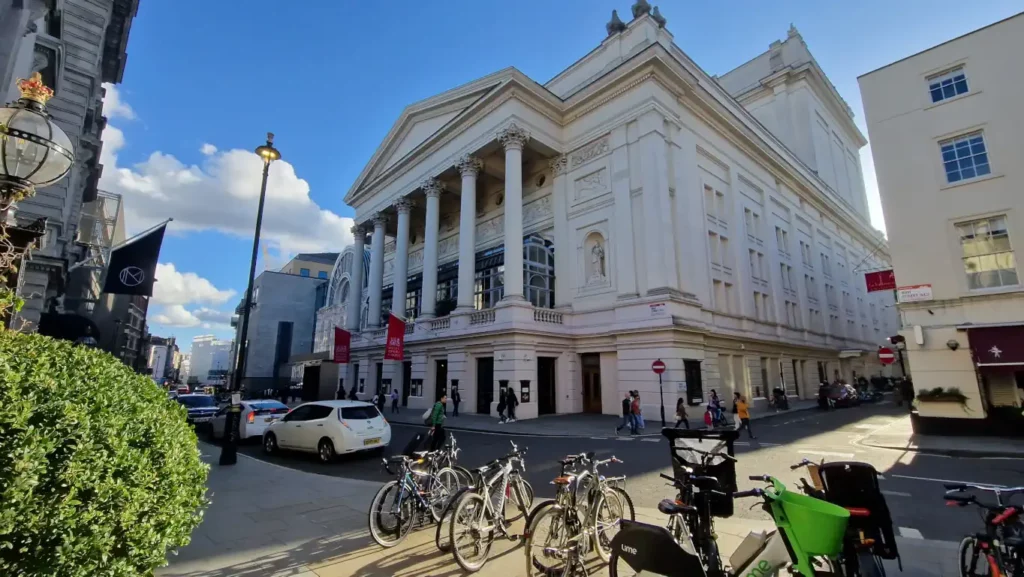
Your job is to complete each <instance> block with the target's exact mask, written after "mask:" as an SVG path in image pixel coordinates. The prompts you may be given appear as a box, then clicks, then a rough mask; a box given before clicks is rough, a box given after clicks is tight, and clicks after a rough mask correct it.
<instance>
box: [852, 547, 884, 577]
mask: <svg viewBox="0 0 1024 577" xmlns="http://www.w3.org/2000/svg"><path fill="white" fill-rule="evenodd" d="M857 566H858V572H857V575H858V576H859V577H885V568H884V567H882V560H881V559H879V558H878V557H875V554H874V553H872V552H871V551H863V552H861V553H858V554H857Z"/></svg>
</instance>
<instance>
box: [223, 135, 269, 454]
mask: <svg viewBox="0 0 1024 577" xmlns="http://www.w3.org/2000/svg"><path fill="white" fill-rule="evenodd" d="M256 154H259V155H260V157H262V158H263V183H262V184H261V185H260V202H259V206H258V207H257V208H256V231H255V233H254V234H253V238H252V258H251V259H250V261H249V283H248V284H247V285H246V287H245V301H244V302H243V304H242V327H241V330H240V331H239V333H238V343H236V344H237V349H238V357H237V358H236V359H235V369H234V374H232V375H231V389H230V391H231V408H230V410H228V412H227V415H226V419H225V423H224V443H223V445H222V447H221V452H220V464H221V465H234V464H235V463H237V462H238V426H239V424H240V420H241V410H242V405H241V403H242V399H241V395H240V394H239V391H241V389H242V369H243V368H244V367H245V354H246V348H247V347H246V343H247V341H248V336H249V309H251V308H252V285H253V283H254V282H255V281H256V257H257V256H258V255H259V250H260V228H261V227H262V226H263V204H264V202H265V201H266V199H267V177H268V176H269V175H270V163H271V162H273V161H275V160H277V159H279V158H281V153H280V152H278V151H277V149H276V148H274V135H273V134H272V133H270V132H268V133H267V143H266V144H265V145H263V146H260V147H258V148H257V149H256Z"/></svg>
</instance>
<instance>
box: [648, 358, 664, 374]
mask: <svg viewBox="0 0 1024 577" xmlns="http://www.w3.org/2000/svg"><path fill="white" fill-rule="evenodd" d="M651 370H652V371H654V374H656V375H660V374H661V373H664V372H665V363H663V362H661V359H658V360H656V361H654V362H653V363H651Z"/></svg>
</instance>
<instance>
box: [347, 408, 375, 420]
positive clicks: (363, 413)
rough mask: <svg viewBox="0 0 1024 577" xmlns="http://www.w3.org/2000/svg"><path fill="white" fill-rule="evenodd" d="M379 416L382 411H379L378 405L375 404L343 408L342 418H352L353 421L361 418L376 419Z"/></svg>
mask: <svg viewBox="0 0 1024 577" xmlns="http://www.w3.org/2000/svg"><path fill="white" fill-rule="evenodd" d="M379 416H380V412H378V411H377V407H375V406H373V405H364V406H360V407H342V408H341V418H342V419H352V420H353V421H355V420H359V419H376V418H377V417H379Z"/></svg>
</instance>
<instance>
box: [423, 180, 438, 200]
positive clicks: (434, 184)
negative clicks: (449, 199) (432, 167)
mask: <svg viewBox="0 0 1024 577" xmlns="http://www.w3.org/2000/svg"><path fill="white" fill-rule="evenodd" d="M420 188H422V189H423V194H425V195H427V198H431V197H434V198H438V197H440V196H441V193H442V192H444V183H442V182H441V181H439V180H437V179H436V178H428V179H426V180H424V181H423V184H421V185H420Z"/></svg>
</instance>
